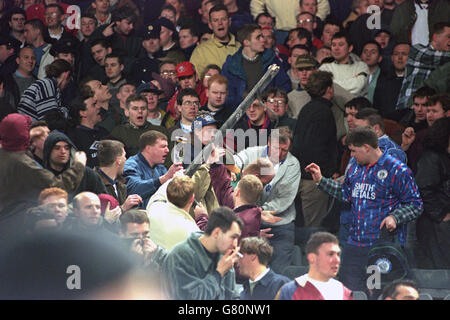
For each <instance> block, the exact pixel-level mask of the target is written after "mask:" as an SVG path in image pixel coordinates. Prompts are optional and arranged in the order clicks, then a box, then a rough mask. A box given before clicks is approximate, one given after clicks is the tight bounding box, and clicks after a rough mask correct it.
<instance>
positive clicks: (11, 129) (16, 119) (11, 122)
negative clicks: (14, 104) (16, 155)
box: [0, 113, 31, 151]
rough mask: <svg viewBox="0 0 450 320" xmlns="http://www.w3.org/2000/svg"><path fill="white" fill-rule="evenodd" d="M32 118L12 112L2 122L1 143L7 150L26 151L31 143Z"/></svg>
mask: <svg viewBox="0 0 450 320" xmlns="http://www.w3.org/2000/svg"><path fill="white" fill-rule="evenodd" d="M30 124H31V118H30V117H29V116H28V115H23V114H18V113H12V114H9V115H7V116H6V117H5V118H4V119H3V120H2V121H1V123H0V144H1V145H2V148H3V149H4V150H6V151H24V150H26V149H27V148H28V146H29V144H30Z"/></svg>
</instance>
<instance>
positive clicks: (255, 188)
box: [237, 174, 263, 204]
mask: <svg viewBox="0 0 450 320" xmlns="http://www.w3.org/2000/svg"><path fill="white" fill-rule="evenodd" d="M237 188H238V189H239V191H240V198H241V199H242V200H243V201H244V202H245V203H247V204H256V201H258V199H259V197H260V196H261V192H262V190H263V184H262V182H261V180H259V178H258V177H257V176H255V175H253V174H247V175H245V176H243V177H242V179H241V180H240V181H239V183H238V185H237Z"/></svg>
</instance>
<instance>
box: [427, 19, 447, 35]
mask: <svg viewBox="0 0 450 320" xmlns="http://www.w3.org/2000/svg"><path fill="white" fill-rule="evenodd" d="M445 28H450V22H448V21H446V22H438V23H435V24H434V25H433V32H432V33H431V34H432V35H433V34H441V33H442V32H444V30H445Z"/></svg>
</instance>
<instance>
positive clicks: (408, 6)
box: [391, 0, 450, 43]
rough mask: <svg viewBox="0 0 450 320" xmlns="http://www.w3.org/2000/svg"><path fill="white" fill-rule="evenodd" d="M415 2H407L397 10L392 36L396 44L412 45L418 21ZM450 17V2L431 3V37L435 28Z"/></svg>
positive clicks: (434, 0)
mask: <svg viewBox="0 0 450 320" xmlns="http://www.w3.org/2000/svg"><path fill="white" fill-rule="evenodd" d="M414 2H415V1H414V0H406V1H405V2H403V3H402V4H400V5H399V6H398V7H397V8H395V11H394V14H393V16H392V20H391V29H392V34H393V36H394V39H395V41H396V42H408V43H411V30H412V28H413V26H414V23H415V22H416V19H417V14H416V9H415V6H414ZM449 16H450V3H449V2H448V0H433V1H430V5H429V9H428V29H429V32H430V37H431V35H432V30H433V26H434V25H435V24H436V23H438V22H446V21H448V17H449Z"/></svg>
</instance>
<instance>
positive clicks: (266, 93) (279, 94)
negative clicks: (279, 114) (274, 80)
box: [262, 87, 289, 103]
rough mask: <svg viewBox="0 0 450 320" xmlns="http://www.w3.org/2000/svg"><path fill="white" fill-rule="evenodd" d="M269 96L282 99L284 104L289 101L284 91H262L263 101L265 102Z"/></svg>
mask: <svg viewBox="0 0 450 320" xmlns="http://www.w3.org/2000/svg"><path fill="white" fill-rule="evenodd" d="M270 95H273V96H274V97H283V98H284V99H285V100H286V103H288V101H289V100H288V95H287V93H286V91H284V90H283V89H281V88H277V87H270V88H269V89H267V90H266V91H264V93H263V95H262V98H263V101H267V99H268V98H269V96H270Z"/></svg>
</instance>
